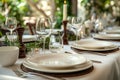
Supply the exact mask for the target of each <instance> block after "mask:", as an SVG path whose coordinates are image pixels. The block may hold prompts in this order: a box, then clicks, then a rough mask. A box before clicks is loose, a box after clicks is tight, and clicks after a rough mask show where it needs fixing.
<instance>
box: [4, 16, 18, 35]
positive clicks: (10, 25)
mask: <svg viewBox="0 0 120 80" xmlns="http://www.w3.org/2000/svg"><path fill="white" fill-rule="evenodd" d="M16 27H17V20H16V18H15V17H6V21H5V29H7V30H9V31H10V34H11V35H12V33H13V31H14V30H15V29H16Z"/></svg>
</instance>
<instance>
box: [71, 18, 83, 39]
mask: <svg viewBox="0 0 120 80" xmlns="http://www.w3.org/2000/svg"><path fill="white" fill-rule="evenodd" d="M81 21H82V18H81V17H72V18H71V24H72V26H71V27H72V28H73V29H74V30H75V32H76V41H77V40H78V38H79V36H80V34H79V32H80V30H81V27H82V26H81Z"/></svg>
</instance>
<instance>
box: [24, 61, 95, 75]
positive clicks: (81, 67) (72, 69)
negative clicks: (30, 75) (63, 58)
mask: <svg viewBox="0 0 120 80" xmlns="http://www.w3.org/2000/svg"><path fill="white" fill-rule="evenodd" d="M23 66H24V67H26V68H29V69H32V70H35V71H40V72H46V73H70V72H77V71H82V70H86V69H88V68H90V67H92V66H93V63H92V62H91V61H86V63H84V64H82V65H77V66H74V67H69V68H64V69H50V68H45V67H42V66H39V67H38V66H34V65H32V64H30V63H28V62H26V61H24V62H23Z"/></svg>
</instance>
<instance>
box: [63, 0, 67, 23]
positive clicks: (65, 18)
mask: <svg viewBox="0 0 120 80" xmlns="http://www.w3.org/2000/svg"><path fill="white" fill-rule="evenodd" d="M66 20H67V4H66V0H64V4H63V21H66Z"/></svg>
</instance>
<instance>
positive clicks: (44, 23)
mask: <svg viewBox="0 0 120 80" xmlns="http://www.w3.org/2000/svg"><path fill="white" fill-rule="evenodd" d="M51 30H52V28H51V21H50V19H49V18H43V17H42V18H38V19H37V23H36V34H38V35H39V37H40V38H42V39H43V47H42V48H43V52H44V53H45V42H46V38H47V37H49V36H50V35H51Z"/></svg>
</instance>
